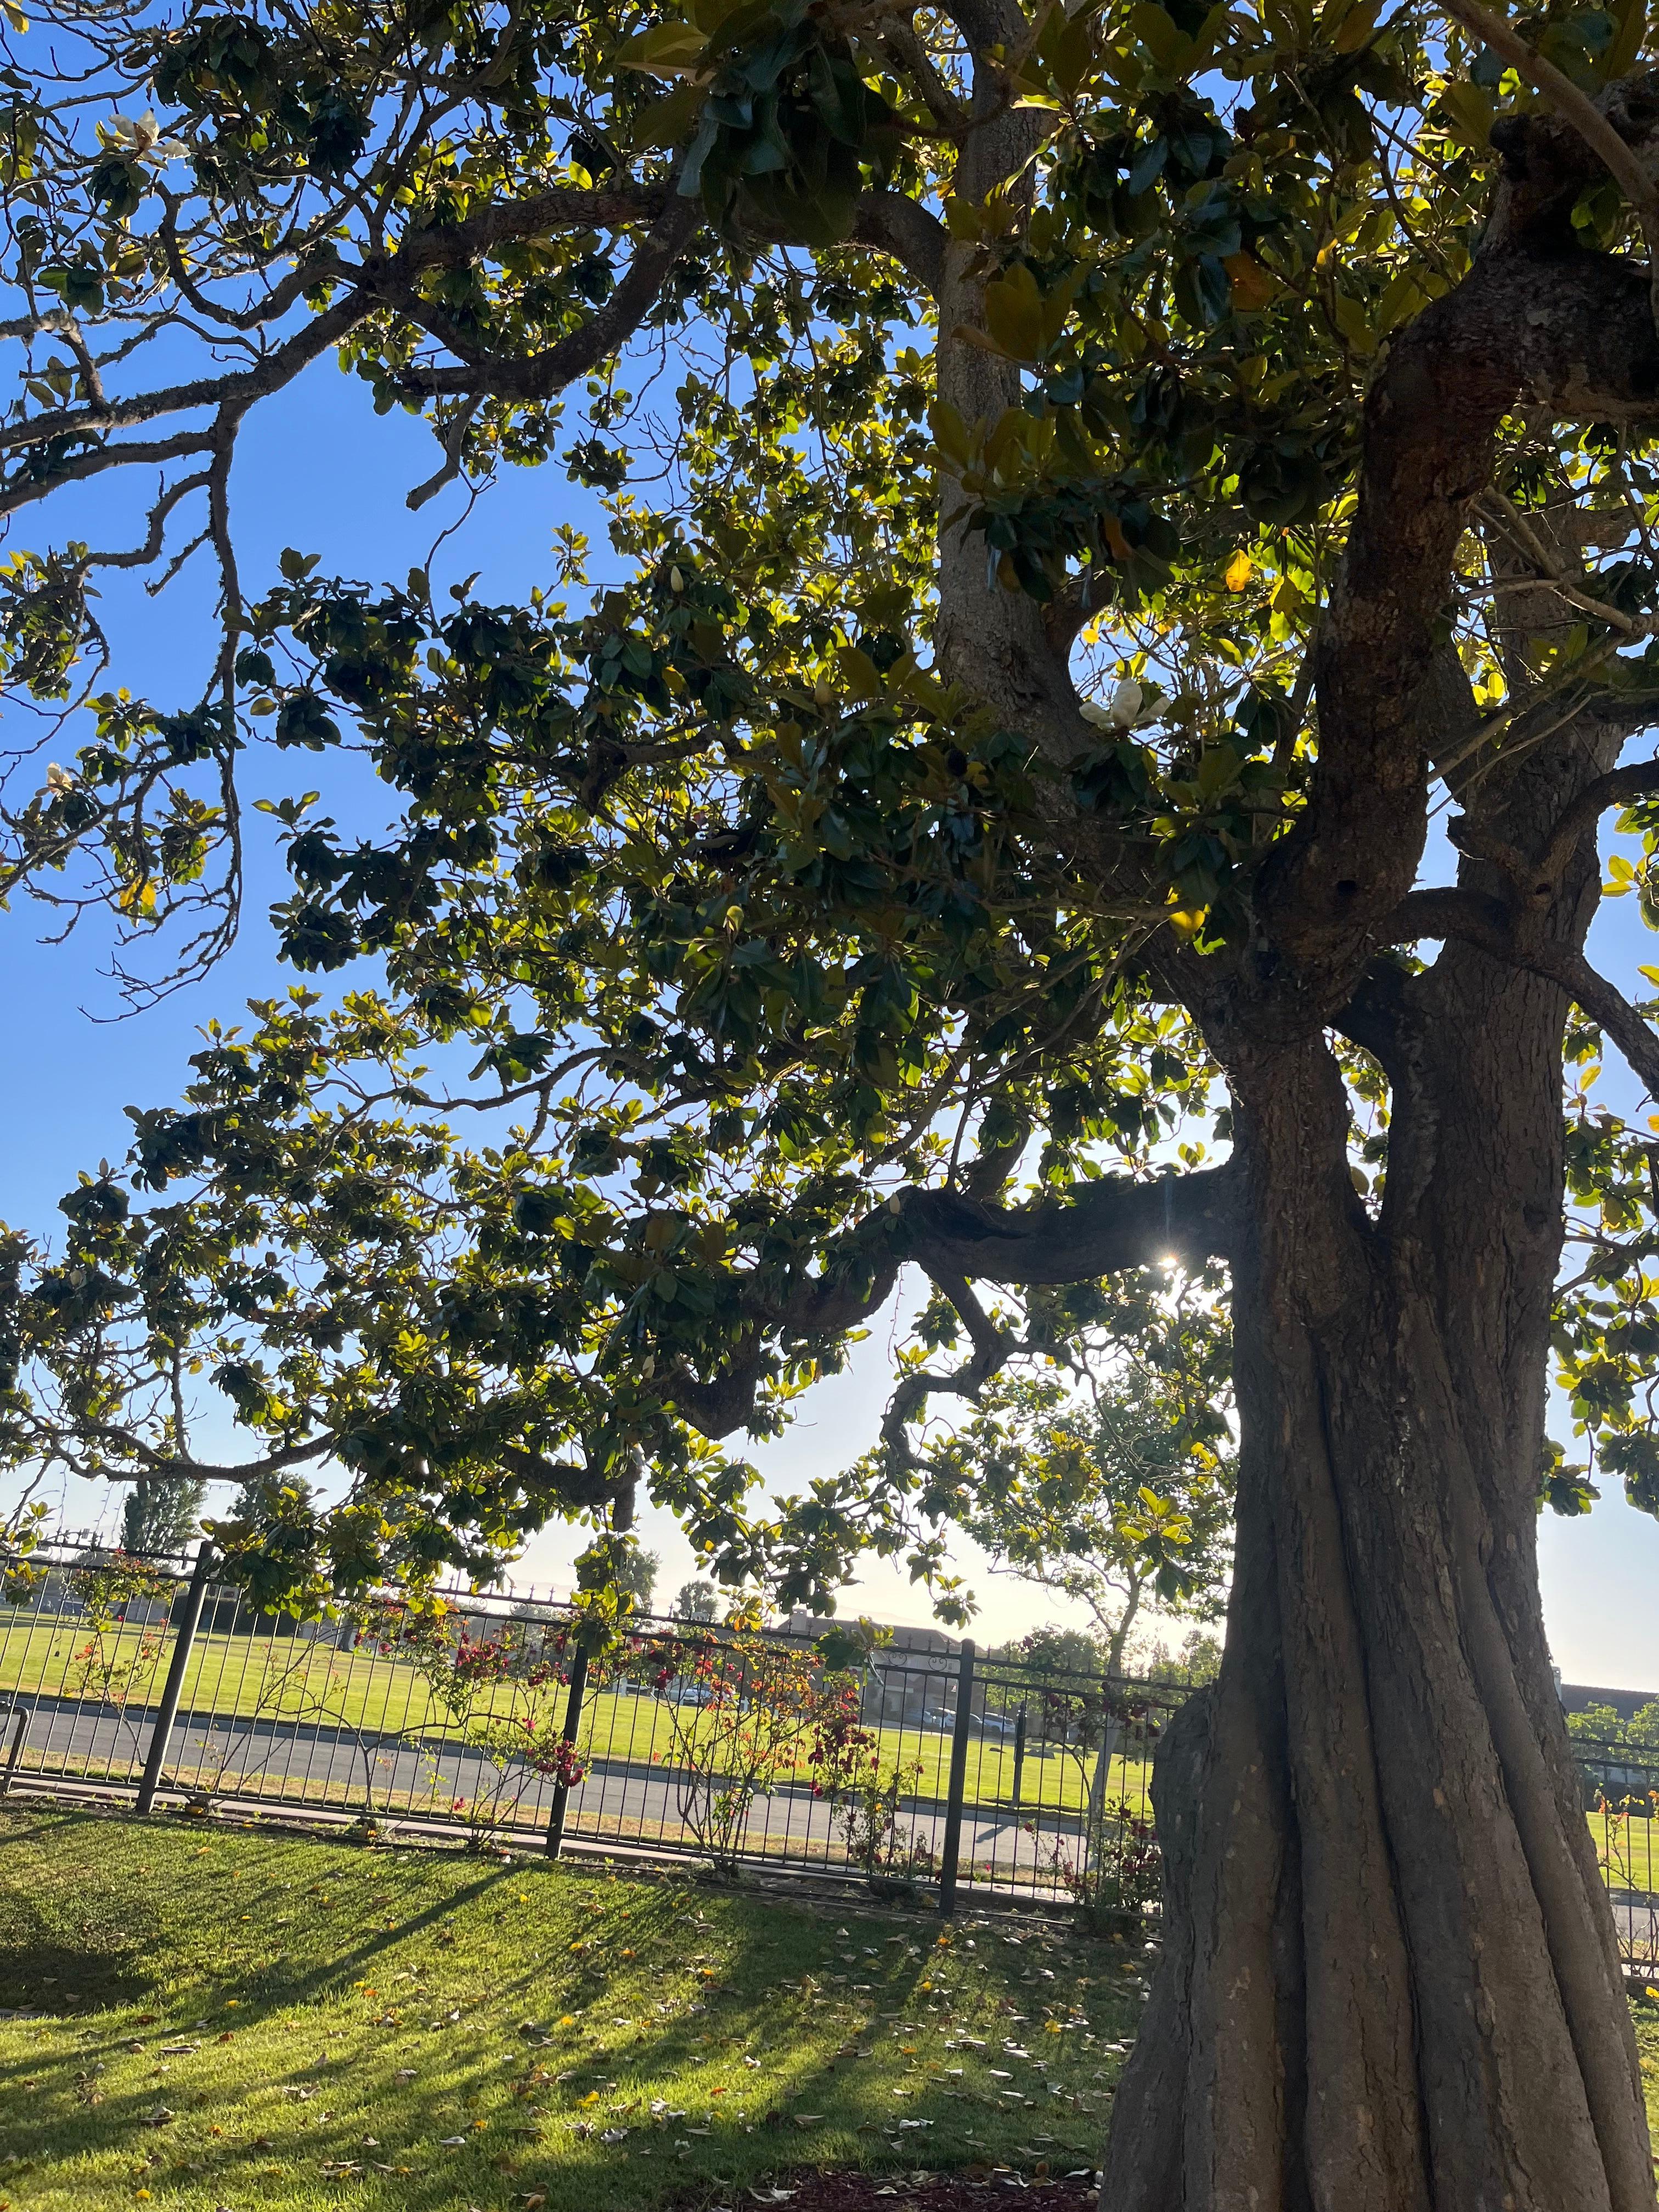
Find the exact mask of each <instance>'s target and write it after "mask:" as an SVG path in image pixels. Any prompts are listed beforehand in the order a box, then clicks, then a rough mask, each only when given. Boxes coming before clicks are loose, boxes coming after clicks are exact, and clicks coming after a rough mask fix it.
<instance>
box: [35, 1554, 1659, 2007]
mask: <svg viewBox="0 0 1659 2212" xmlns="http://www.w3.org/2000/svg"><path fill="white" fill-rule="evenodd" d="M0 1564H3V1563H0ZM28 1567H29V1570H30V1572H29V1573H28V1574H27V1575H23V1576H19V1575H17V1574H15V1573H14V1574H13V1575H12V1576H11V1577H9V1580H7V1581H6V1583H4V1585H3V1587H4V1590H5V1594H6V1599H7V1601H6V1602H3V1603H0V1796H3V1795H5V1794H6V1792H7V1791H8V1790H12V1789H15V1788H16V1787H18V1786H19V1785H21V1784H37V1785H39V1784H50V1783H53V1782H76V1783H81V1784H97V1785H102V1786H105V1787H109V1788H114V1789H117V1790H128V1789H131V1790H134V1791H135V1792H136V1794H137V1804H138V1808H139V1809H140V1810H148V1809H149V1805H150V1804H151V1803H152V1802H155V1800H156V1799H157V1798H158V1797H160V1798H162V1799H165V1800H167V1802H173V1803H176V1802H179V1800H180V1799H182V1800H183V1801H184V1802H185V1804H186V1805H187V1806H191V1807H193V1808H207V1807H209V1806H210V1805H213V1804H226V1805H238V1806H255V1807H258V1806H262V1805H270V1806H283V1807H297V1808H306V1809H310V1810H317V1811H324V1810H326V1811H328V1812H331V1813H333V1814H343V1815H346V1816H349V1818H350V1819H351V1820H353V1821H355V1822H356V1823H357V1824H359V1825H360V1826H363V1827H369V1826H384V1825H386V1824H387V1823H389V1822H393V1821H396V1822H403V1823H410V1822H418V1823H422V1824H428V1825H430V1826H436V1827H439V1828H441V1829H445V1830H447V1831H450V1832H462V1833H465V1834H466V1835H468V1836H469V1837H470V1838H474V1839H476V1840H479V1841H483V1840H487V1839H503V1838H507V1839H514V1840H517V1841H519V1842H521V1843H526V1844H527V1843H532V1842H533V1841H535V1840H537V1839H539V1840H541V1841H542V1842H543V1843H544V1844H545V1847H546V1848H547V1849H548V1850H550V1851H551V1852H553V1853H555V1854H556V1853H557V1852H558V1851H560V1850H562V1849H563V1848H564V1847H565V1845H566V1844H568V1843H571V1842H586V1843H590V1844H610V1845H628V1846H633V1847H635V1848H639V1849H642V1850H647V1851H655V1852H676V1853H679V1852H684V1853H690V1854H695V1855H696V1856H698V1857H703V1858H707V1859H712V1860H714V1861H717V1862H725V1863H732V1864H736V1863H757V1862H759V1863H771V1864H774V1865H777V1866H791V1867H802V1868H814V1869H820V1870H822V1871H825V1872H829V1873H837V1874H841V1875H846V1876H848V1877H852V1878H856V1879H859V1880H861V1881H867V1882H869V1883H871V1884H872V1885H873V1886H874V1887H877V1888H878V1890H882V1891H886V1892H893V1893H919V1894H928V1895H933V1896H936V1897H937V1899H938V1900H939V1905H941V1907H942V1908H943V1909H944V1910H945V1911H949V1910H950V1909H951V1905H952V1904H953V1902H954V1899H955V1897H956V1893H957V1888H958V1887H959V1886H960V1885H963V1884H966V1885H969V1886H970V1887H973V1888H975V1889H977V1890H980V1891H981V1892H982V1891H985V1890H990V1891H994V1892H1000V1893H1003V1894H1005V1895H1010V1896H1019V1897H1024V1898H1028V1899H1053V1898H1070V1899H1076V1900H1078V1901H1079V1902H1081V1903H1083V1904H1084V1905H1086V1906H1087V1907H1088V1908H1089V1909H1091V1911H1094V1912H1095V1913H1097V1915H1103V1916H1105V1917H1108V1918H1111V1917H1121V1918H1123V1919H1124V1920H1126V1921H1127V1920H1128V1919H1131V1918H1133V1917H1138V1916H1139V1914H1140V1913H1141V1912H1142V1911H1145V1910H1146V1909H1147V1908H1148V1907H1149V1906H1151V1905H1152V1904H1153V1902H1154V1900H1155V1899H1156V1898H1157V1895H1158V1879H1159V1869H1158V1846H1157V1838H1156V1835H1155V1832H1154V1829H1153V1823H1152V1802H1151V1796H1150V1780H1151V1759H1152V1751H1153V1749H1154V1747H1155V1745H1156V1742H1157V1740H1158V1735H1159V1734H1160V1733H1161V1731H1162V1729H1163V1726H1164V1723H1165V1722H1166V1721H1167V1719H1168V1717H1169V1716H1170V1713H1171V1712H1172V1711H1174V1710H1175V1708H1176V1706H1177V1705H1179V1703H1180V1702H1181V1699H1182V1697H1183V1696H1184V1695H1185V1694H1186V1693H1185V1692H1184V1691H1182V1689H1181V1688H1179V1687H1177V1686H1169V1685H1164V1684H1155V1683H1150V1682H1144V1681H1136V1680H1103V1679H1098V1678H1096V1677H1093V1676H1091V1675H1086V1674H1057V1673H1052V1672H1049V1671H1048V1670H1043V1669H1038V1668H1032V1667H1030V1666H1027V1665H1021V1664H1016V1663H1013V1662H1009V1661H1006V1660H1001V1659H994V1658H989V1657H987V1656H984V1655H981V1654H977V1653H975V1650H974V1647H973V1645H972V1644H963V1645H962V1646H961V1647H959V1648H957V1649H954V1650H953V1649H949V1648H945V1640H944V1639H943V1638H938V1639H930V1640H935V1641H936V1642H937V1644H938V1645H939V1648H937V1649H925V1648H924V1649H904V1648H899V1647H898V1646H897V1645H896V1644H890V1645H886V1646H878V1647H876V1648H873V1649H870V1648H860V1646H859V1645H858V1644H857V1643H856V1641H855V1640H854V1639H853V1638H850V1637H842V1636H839V1635H837V1637H836V1639H835V1641H834V1643H832V1642H831V1641H830V1640H829V1639H825V1638H822V1637H817V1638H814V1637H811V1636H792V1635H790V1634H788V1633H787V1632H782V1631H778V1630H767V1631H764V1632H732V1631H731V1630H728V1629H726V1628H714V1627H707V1626H700V1625H699V1624H696V1623H693V1622H687V1621H683V1620H673V1621H666V1620H645V1621H642V1622H641V1623H639V1624H637V1626H636V1628H635V1632H632V1633H630V1635H629V1637H628V1638H627V1639H626V1641H625V1644H624V1646H623V1649H622V1650H620V1651H617V1652H609V1653H605V1654H599V1655H592V1656H590V1655H588V1654H587V1653H586V1652H585V1651H583V1650H581V1649H580V1645H579V1643H578V1641H577V1639H576V1638H575V1635H574V1627H573V1616H572V1613H571V1611H570V1609H569V1608H568V1607H565V1606H561V1605H559V1604H557V1603H555V1602H552V1601H536V1600H533V1599H528V1600H526V1599H521V1598H515V1597H513V1596H512V1595H479V1594H477V1593H474V1592H470V1591H466V1590H463V1589H452V1590H448V1591H446V1592H444V1593H442V1594H441V1595H442V1596H443V1598H444V1607H445V1609H444V1610H443V1611H442V1612H441V1613H440V1614H437V1615H434V1616H428V1617H424V1618H423V1617H421V1616H415V1615H410V1614H409V1613H405V1612H404V1611H402V1610H401V1609H400V1608H398V1607H396V1606H386V1605H381V1606H375V1605H369V1606H367V1607H363V1608H362V1609H359V1610H357V1611H355V1612H353V1613H349V1614H347V1615H345V1616H343V1617H342V1618H340V1619H337V1620H326V1621H319V1622H307V1623H297V1622H295V1621H293V1620H289V1619H286V1618H278V1617H276V1616H273V1615H271V1614H269V1613H260V1612H258V1610H256V1609H255V1608H254V1607H252V1605H251V1604H250V1603H249V1602H248V1601H247V1599H246V1596H245V1595H243V1594H242V1593H241V1592H240V1590H238V1589H234V1588H232V1587H230V1586H229V1585H228V1584H223V1583H218V1582H216V1580H215V1578H214V1577H213V1574H212V1571H211V1567H210V1564H209V1563H207V1562H205V1561H204V1560H203V1559H197V1561H196V1562H194V1563H191V1562H190V1561H185V1560H152V1561H148V1562H139V1563H135V1562H132V1561H130V1560H123V1559H110V1558H109V1557H108V1555H106V1554H100V1553H94V1552H90V1551H71V1550H69V1549H67V1548H59V1549H57V1550H48V1551H44V1552H38V1553H35V1554H34V1555H33V1557H32V1559H31V1560H30V1561H29V1562H28ZM836 1644H839V1646H840V1648H836ZM1574 1748H1575V1755H1576V1757H1577V1763H1578V1771H1579V1776H1580V1783H1581V1788H1582V1791H1583V1807H1584V1812H1585V1817H1586V1820H1587V1822H1588V1824H1589V1832H1590V1835H1591V1838H1592V1841H1593V1843H1594V1845H1595V1850H1596V1853H1597V1857H1598V1859H1599V1861H1600V1863H1601V1868H1602V1869H1603V1872H1604V1875H1605V1876H1606V1878H1607V1885H1608V1888H1609V1892H1610V1894H1611V1898H1612V1902H1613V1914H1614V1919H1615V1923H1616V1925H1617V1927H1618V1930H1619V1937H1620V1950H1621V1953H1622V1954H1623V1956H1624V1958H1625V1960H1626V1964H1627V1965H1628V1966H1631V1967H1632V1968H1634V1969H1636V1970H1638V1971H1644V1972H1646V1971H1656V1972H1659V1853H1656V1848H1655V1829H1656V1826H1659V1751H1656V1752H1654V1753H1651V1754H1648V1753H1644V1751H1643V1750H1641V1749H1639V1748H1638V1749H1632V1747H1629V1746H1626V1745H1612V1744H1588V1743H1583V1742H1578V1743H1576V1744H1575V1747H1574Z"/></svg>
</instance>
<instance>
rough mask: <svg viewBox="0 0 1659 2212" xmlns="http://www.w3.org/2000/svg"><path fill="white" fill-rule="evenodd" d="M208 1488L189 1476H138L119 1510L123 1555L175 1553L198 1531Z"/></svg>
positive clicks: (202, 1482)
mask: <svg viewBox="0 0 1659 2212" xmlns="http://www.w3.org/2000/svg"><path fill="white" fill-rule="evenodd" d="M206 1496H207V1485H206V1483H205V1482H204V1481H201V1480H198V1479H193V1478H191V1476H189V1475H166V1474H153V1475H152V1474H141V1475H140V1476H139V1478H138V1480H137V1482H135V1483H134V1484H133V1486H132V1488H131V1490H130V1491H129V1492H127V1498H126V1503H125V1505H124V1506H123V1507H122V1509H121V1549H122V1550H123V1551H124V1552H177V1551H179V1550H182V1548H183V1547H184V1546H185V1544H186V1543H187V1542H188V1541H190V1539H191V1537H192V1536H193V1535H195V1534H197V1531H198V1528H199V1527H200V1519H201V1511H202V1502H203V1500H204V1498H206Z"/></svg>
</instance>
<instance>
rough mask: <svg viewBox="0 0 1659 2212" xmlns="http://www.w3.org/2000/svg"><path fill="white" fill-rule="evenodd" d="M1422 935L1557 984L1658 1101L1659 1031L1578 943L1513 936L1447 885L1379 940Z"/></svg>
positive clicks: (1482, 904) (1485, 905)
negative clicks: (1457, 942) (1454, 942)
mask: <svg viewBox="0 0 1659 2212" xmlns="http://www.w3.org/2000/svg"><path fill="white" fill-rule="evenodd" d="M1644 765H1645V763H1644ZM1586 795H1588V794H1586ZM1424 937H1437V938H1442V939H1443V938H1448V937H1455V938H1460V939H1462V941H1463V942H1464V943H1465V944H1468V945H1476V946H1478V947H1479V948H1480V951H1482V952H1486V953H1488V954H1490V955H1491V957H1492V958H1493V959H1494V960H1502V961H1505V962H1507V963H1508V964H1509V965H1510V966H1511V967H1514V968H1522V969H1526V970H1527V971H1528V974H1530V975H1541V976H1542V977H1543V978H1544V979H1545V980H1546V981H1547V982H1551V983H1556V984H1559V986H1560V987H1561V989H1562V990H1563V991H1565V993H1566V994H1567V996H1568V997H1569V998H1570V999H1571V1000H1572V1002H1573V1004H1574V1005H1575V1006H1577V1008H1578V1011H1579V1012H1580V1013H1582V1014H1583V1015H1585V1016H1587V1017H1588V1018H1589V1020H1591V1021H1593V1022H1595V1024H1597V1026H1598V1027H1599V1028H1600V1029H1601V1030H1602V1031H1603V1032H1604V1033H1605V1034H1606V1035H1607V1036H1610V1037H1611V1038H1612V1039H1613V1042H1614V1044H1616V1045H1617V1046H1618V1048H1619V1049H1620V1052H1621V1053H1622V1054H1624V1056H1625V1058H1626V1060H1627V1061H1628V1062H1629V1063H1630V1066H1631V1067H1632V1070H1633V1071H1634V1072H1635V1073H1636V1074H1637V1075H1638V1076H1639V1077H1640V1078H1641V1079H1642V1081H1643V1082H1644V1084H1645V1085H1646V1086H1647V1089H1648V1091H1649V1093H1650V1096H1651V1097H1655V1098H1659V1033H1656V1032H1655V1031H1654V1030H1651V1029H1650V1028H1649V1027H1648V1024H1647V1023H1646V1022H1645V1021H1644V1019H1643V1018H1642V1016H1641V1015H1640V1014H1639V1013H1638V1012H1637V1010H1636V1008H1635V1007H1634V1006H1632V1004H1631V1002H1630V1000H1628V999H1627V998H1626V996H1625V995H1624V994H1623V992H1622V991H1620V989H1619V988H1618V987H1617V986H1616V985H1615V984H1613V983H1610V982H1609V981H1607V977H1606V976H1605V975H1601V974H1600V973H1599V972H1598V970H1596V969H1594V968H1592V967H1591V965H1590V963H1589V961H1588V960H1587V959H1586V958H1585V957H1584V956H1583V953H1582V952H1581V951H1579V950H1578V949H1577V946H1576V945H1566V944H1563V943H1561V942H1560V941H1559V939H1544V938H1541V937H1535V936H1534V935H1533V934H1530V933H1527V932H1525V931H1517V930H1516V928H1515V927H1514V925H1513V922H1512V921H1511V918H1510V915H1509V914H1508V913H1507V912H1506V910H1505V909H1504V907H1503V906H1502V905H1501V904H1500V903H1499V902H1498V901H1497V900H1496V899H1487V898H1482V897H1481V896H1480V895H1479V893H1477V892H1474V891H1468V890H1456V889H1452V888H1444V889H1435V890H1419V891H1413V893H1412V894H1411V896H1409V897H1408V898H1405V899H1402V900H1401V902H1400V904H1399V906H1398V907H1397V908H1395V913H1394V914H1393V915H1391V916H1390V918H1389V923H1388V925H1387V927H1386V928H1385V929H1384V930H1383V932H1382V933H1380V938H1379V941H1381V942H1386V943H1389V944H1393V945H1406V944H1410V943H1412V942H1413V941H1414V940H1415V939H1419V938H1424Z"/></svg>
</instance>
